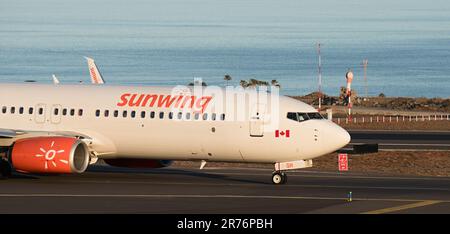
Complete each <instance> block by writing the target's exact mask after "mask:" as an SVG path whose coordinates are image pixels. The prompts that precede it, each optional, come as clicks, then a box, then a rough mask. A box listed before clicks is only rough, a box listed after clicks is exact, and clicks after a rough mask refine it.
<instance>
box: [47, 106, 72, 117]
mask: <svg viewBox="0 0 450 234" xmlns="http://www.w3.org/2000/svg"><path fill="white" fill-rule="evenodd" d="M41 109H42V108H41ZM70 115H71V116H74V115H75V109H70Z"/></svg>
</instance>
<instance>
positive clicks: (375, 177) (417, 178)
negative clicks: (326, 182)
mask: <svg viewBox="0 0 450 234" xmlns="http://www.w3.org/2000/svg"><path fill="white" fill-rule="evenodd" d="M271 171H272V170H271ZM295 173H297V174H295ZM300 173H305V172H301V171H292V172H291V171H290V172H288V176H296V177H312V178H336V179H348V178H351V179H382V180H434V181H442V180H449V181H450V179H449V178H445V177H435V178H426V177H425V178H420V177H393V176H380V177H378V176H353V175H347V174H346V173H342V174H338V175H334V176H333V175H305V174H306V173H305V174H304V175H300ZM208 174H211V175H253V176H267V175H266V174H256V173H238V172H230V173H229V172H225V173H214V172H212V173H211V172H208Z"/></svg>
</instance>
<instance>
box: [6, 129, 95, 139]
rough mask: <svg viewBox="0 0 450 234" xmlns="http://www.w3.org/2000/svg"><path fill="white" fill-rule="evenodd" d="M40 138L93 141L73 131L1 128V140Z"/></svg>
mask: <svg viewBox="0 0 450 234" xmlns="http://www.w3.org/2000/svg"><path fill="white" fill-rule="evenodd" d="M38 136H66V137H77V138H81V139H84V140H87V141H90V140H92V138H90V137H89V136H86V135H84V134H81V133H77V132H71V131H27V130H17V129H6V128H0V138H11V139H12V138H25V137H38Z"/></svg>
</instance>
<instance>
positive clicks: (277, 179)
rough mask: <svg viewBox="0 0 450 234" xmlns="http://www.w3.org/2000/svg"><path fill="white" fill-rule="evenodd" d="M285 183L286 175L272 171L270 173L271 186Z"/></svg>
mask: <svg viewBox="0 0 450 234" xmlns="http://www.w3.org/2000/svg"><path fill="white" fill-rule="evenodd" d="M286 182H287V175H286V173H284V172H281V171H274V172H273V173H272V183H273V184H285V183H286Z"/></svg>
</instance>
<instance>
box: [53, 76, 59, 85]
mask: <svg viewBox="0 0 450 234" xmlns="http://www.w3.org/2000/svg"><path fill="white" fill-rule="evenodd" d="M52 78H53V84H60V82H59V79H58V77H56V75H55V74H52Z"/></svg>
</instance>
